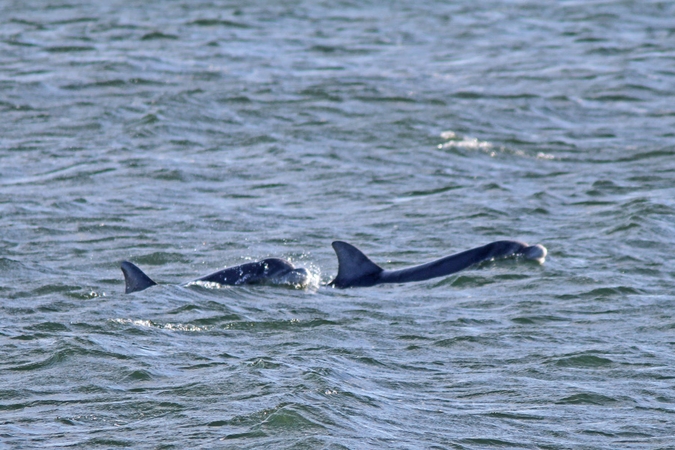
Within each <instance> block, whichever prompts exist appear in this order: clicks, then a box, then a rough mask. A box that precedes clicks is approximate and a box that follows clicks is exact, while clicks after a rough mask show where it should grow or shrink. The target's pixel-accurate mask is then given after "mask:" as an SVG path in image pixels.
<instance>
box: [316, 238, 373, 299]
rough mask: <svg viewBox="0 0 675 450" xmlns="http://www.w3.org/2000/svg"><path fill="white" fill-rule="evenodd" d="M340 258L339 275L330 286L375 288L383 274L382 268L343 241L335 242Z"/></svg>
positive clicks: (335, 248)
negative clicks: (378, 278)
mask: <svg viewBox="0 0 675 450" xmlns="http://www.w3.org/2000/svg"><path fill="white" fill-rule="evenodd" d="M332 245H333V249H334V250H335V254H336V255H337V258H338V274H337V276H336V277H335V279H334V280H333V281H331V282H330V283H328V285H329V286H334V287H337V288H347V287H352V286H373V285H374V284H376V283H377V277H378V275H379V274H380V273H381V272H382V270H383V269H382V267H380V266H378V265H377V264H375V263H374V262H372V261H371V260H370V259H369V258H368V257H367V256H366V255H364V254H363V252H361V250H359V249H358V248H356V247H354V246H353V245H351V244H347V243H346V242H342V241H335V242H333V244H332Z"/></svg>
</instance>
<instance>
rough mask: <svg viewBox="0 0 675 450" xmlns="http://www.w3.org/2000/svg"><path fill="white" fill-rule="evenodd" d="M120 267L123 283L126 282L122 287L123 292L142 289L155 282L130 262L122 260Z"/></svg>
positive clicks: (128, 292) (129, 292)
mask: <svg viewBox="0 0 675 450" xmlns="http://www.w3.org/2000/svg"><path fill="white" fill-rule="evenodd" d="M120 268H121V269H122V273H123V274H124V283H125V284H126V287H125V289H124V293H125V294H131V293H132V292H138V291H142V290H144V289H147V288H149V287H150V286H154V285H156V284H157V283H155V282H154V281H152V280H151V279H150V277H149V276H147V275H146V274H144V273H143V271H142V270H141V269H139V268H138V267H136V266H135V265H133V264H131V263H130V262H129V261H122V263H121V264H120Z"/></svg>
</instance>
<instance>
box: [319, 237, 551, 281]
mask: <svg viewBox="0 0 675 450" xmlns="http://www.w3.org/2000/svg"><path fill="white" fill-rule="evenodd" d="M333 249H334V250H335V253H336V254H337V257H338V274H337V276H336V277H335V279H334V280H333V281H331V282H330V283H328V285H329V286H334V287H336V288H341V289H342V288H350V287H367V286H375V285H376V284H382V283H407V282H410V281H423V280H428V279H430V278H436V277H443V276H446V275H450V274H452V273H455V272H459V271H460V270H463V269H466V268H467V267H469V266H472V265H474V264H477V263H479V262H481V261H487V260H491V259H496V258H505V257H508V256H515V255H523V256H524V257H525V258H526V259H532V260H535V261H537V262H539V264H543V263H544V260H545V259H546V254H547V253H548V252H547V251H546V248H545V247H544V246H543V245H541V244H537V245H527V244H525V243H524V242H518V241H496V242H492V243H490V244H487V245H484V246H482V247H476V248H472V249H471V250H467V251H464V252H461V253H456V254H454V255H450V256H446V257H445V258H441V259H437V260H436V261H432V262H430V263H426V264H421V265H419V266H414V267H408V268H407V269H401V270H384V269H383V268H382V267H380V266H378V265H377V264H375V263H374V262H372V261H371V260H370V259H369V258H368V257H367V256H366V255H364V254H363V252H361V250H359V249H358V248H356V247H354V246H353V245H351V244H348V243H346V242H342V241H335V242H333Z"/></svg>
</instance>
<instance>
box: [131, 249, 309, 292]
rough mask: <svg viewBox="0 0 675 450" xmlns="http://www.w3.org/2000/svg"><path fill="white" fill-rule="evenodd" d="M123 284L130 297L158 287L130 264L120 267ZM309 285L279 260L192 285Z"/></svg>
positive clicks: (231, 269)
mask: <svg viewBox="0 0 675 450" xmlns="http://www.w3.org/2000/svg"><path fill="white" fill-rule="evenodd" d="M120 268H121V269H122V273H123V274H124V282H125V284H126V286H125V290H124V292H125V293H126V294H130V293H132V292H139V291H142V290H144V289H147V288H149V287H150V286H154V285H156V284H157V283H155V282H154V281H152V280H151V279H150V277H148V276H147V275H146V274H144V273H143V271H142V270H141V269H139V268H138V267H136V266H135V265H134V264H132V263H130V262H129V261H122V263H121V264H120ZM309 281H310V273H309V271H308V270H307V269H304V268H302V267H297V268H296V267H295V266H294V265H293V264H291V263H290V262H288V261H286V260H284V259H279V258H268V259H263V260H262V261H257V262H252V263H246V264H242V265H240V266H235V267H229V268H227V269H223V270H219V271H218V272H214V273H212V274H210V275H206V276H205V277H201V278H197V279H196V280H194V281H191V282H190V283H187V284H192V283H199V282H203V283H217V284H219V285H228V286H234V285H239V284H277V285H289V286H295V287H306V286H307V285H308V284H309Z"/></svg>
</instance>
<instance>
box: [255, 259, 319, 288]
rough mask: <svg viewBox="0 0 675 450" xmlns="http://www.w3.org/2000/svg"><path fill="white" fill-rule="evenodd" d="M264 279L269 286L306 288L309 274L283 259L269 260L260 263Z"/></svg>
mask: <svg viewBox="0 0 675 450" xmlns="http://www.w3.org/2000/svg"><path fill="white" fill-rule="evenodd" d="M260 264H261V265H262V267H263V271H264V277H265V279H266V280H267V282H268V283H270V284H287V285H290V286H294V287H302V288H304V287H307V286H308V285H309V283H310V280H311V274H310V273H309V271H308V270H307V269H305V268H304V267H295V266H294V265H293V264H291V263H290V262H288V261H286V260H285V259H279V258H269V259H263V260H262V261H260Z"/></svg>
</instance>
